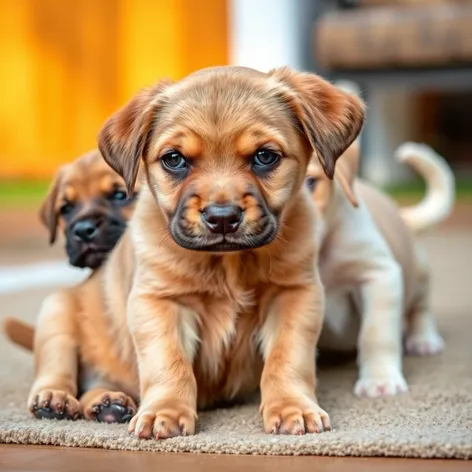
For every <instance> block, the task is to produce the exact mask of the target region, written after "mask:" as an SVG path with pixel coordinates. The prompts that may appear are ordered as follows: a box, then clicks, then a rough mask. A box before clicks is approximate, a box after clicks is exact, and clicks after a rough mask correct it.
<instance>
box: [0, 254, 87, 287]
mask: <svg viewBox="0 0 472 472" xmlns="http://www.w3.org/2000/svg"><path fill="white" fill-rule="evenodd" d="M88 274H89V270H88V269H87V270H84V269H77V268H73V267H71V266H70V265H69V264H68V263H67V261H47V262H37V263H34V264H27V265H12V266H6V265H2V266H0V294H6V293H12V292H23V291H25V290H27V289H31V288H42V287H54V286H58V287H64V286H69V285H73V284H76V283H78V282H80V281H82V280H84V279H85V277H87V275H88Z"/></svg>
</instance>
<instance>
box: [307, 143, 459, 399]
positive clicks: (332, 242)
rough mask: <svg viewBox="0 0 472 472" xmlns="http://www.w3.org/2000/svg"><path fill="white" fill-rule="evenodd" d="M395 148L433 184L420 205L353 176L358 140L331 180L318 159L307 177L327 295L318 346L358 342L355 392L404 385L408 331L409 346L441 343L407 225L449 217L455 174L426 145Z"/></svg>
mask: <svg viewBox="0 0 472 472" xmlns="http://www.w3.org/2000/svg"><path fill="white" fill-rule="evenodd" d="M397 156H398V157H399V159H400V160H402V161H407V162H410V163H411V164H412V165H413V167H414V168H415V169H416V170H418V171H419V172H420V173H421V174H423V175H424V176H426V179H427V182H428V185H429V190H428V196H427V198H426V199H425V200H424V201H423V202H422V203H421V204H420V205H418V206H416V207H412V208H406V209H402V210H400V211H399V210H398V208H397V207H396V205H395V204H394V202H393V201H392V200H391V199H389V198H388V197H387V196H386V195H384V194H382V193H381V192H379V191H378V190H376V189H375V188H374V187H372V186H370V185H368V184H367V183H365V182H363V181H361V180H360V179H356V178H355V175H356V173H357V163H358V147H357V144H353V145H352V146H351V147H350V148H349V149H348V150H347V151H346V153H345V154H344V155H343V156H342V157H341V159H339V161H338V164H337V168H336V175H335V181H334V182H332V181H329V180H328V179H326V178H325V177H324V175H323V172H322V170H321V168H320V167H319V166H318V164H317V163H316V161H313V162H312V163H311V165H310V167H309V170H308V177H307V185H308V187H309V188H310V190H311V191H312V192H313V197H314V200H315V203H316V205H317V207H318V208H319V209H320V211H321V214H322V215H323V222H324V224H323V226H324V231H323V232H324V236H323V244H322V247H321V252H320V270H321V274H322V280H323V282H324V284H325V286H326V293H327V298H326V318H325V326H324V329H323V334H322V336H321V339H320V346H321V347H325V348H330V349H348V350H350V349H355V348H356V347H357V349H358V362H359V379H358V381H357V383H356V386H355V389H354V391H355V393H356V394H357V395H367V396H380V395H391V394H395V393H398V392H403V391H405V390H406V389H407V384H406V381H405V379H404V377H403V373H402V368H401V364H402V335H403V334H405V337H406V348H407V351H408V352H410V353H414V354H434V353H437V352H439V351H440V350H441V349H442V348H443V341H442V339H441V337H440V336H439V334H438V333H437V330H436V325H435V322H434V318H433V316H432V314H431V311H430V307H429V274H428V272H429V271H428V267H427V263H426V260H425V257H424V256H423V254H422V253H421V251H420V248H418V247H417V246H416V244H415V242H414V240H413V237H412V234H411V232H410V231H409V230H408V227H407V225H408V226H409V227H411V228H412V229H414V230H415V231H418V230H420V229H425V228H427V227H430V226H432V225H434V224H435V223H438V222H439V221H441V220H442V219H444V218H445V217H447V215H448V214H449V213H450V211H451V209H452V206H453V202H454V178H453V175H452V173H451V171H450V169H449V168H448V166H447V164H446V163H445V161H444V160H443V159H442V158H441V157H440V156H438V155H437V154H435V153H434V152H433V151H432V150H431V149H430V148H429V147H427V146H424V145H418V144H414V143H406V144H404V145H403V146H402V147H400V148H399V150H398V151H397ZM405 223H406V224H405Z"/></svg>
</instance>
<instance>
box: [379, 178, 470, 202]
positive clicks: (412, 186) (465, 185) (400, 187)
mask: <svg viewBox="0 0 472 472" xmlns="http://www.w3.org/2000/svg"><path fill="white" fill-rule="evenodd" d="M385 191H386V192H387V193H388V194H389V195H391V196H392V197H393V198H395V199H396V200H400V201H403V200H420V199H421V198H422V196H423V195H424V194H425V191H426V187H425V183H424V181H421V180H414V181H411V182H406V183H403V184H396V185H391V186H388V187H386V188H385ZM456 200H457V201H458V202H466V203H470V202H472V179H457V180H456Z"/></svg>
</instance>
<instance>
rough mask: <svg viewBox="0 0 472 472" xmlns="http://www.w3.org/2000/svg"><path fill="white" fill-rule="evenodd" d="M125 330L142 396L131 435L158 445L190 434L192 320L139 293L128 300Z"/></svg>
mask: <svg viewBox="0 0 472 472" xmlns="http://www.w3.org/2000/svg"><path fill="white" fill-rule="evenodd" d="M128 324H129V327H130V331H131V334H132V336H133V341H134V344H135V348H136V353H137V358H138V368H139V379H140V390H141V404H140V407H139V410H138V412H137V414H136V415H135V416H134V417H133V419H132V420H131V423H130V426H129V432H130V433H134V434H135V435H136V436H137V437H140V438H150V437H152V436H154V437H156V439H164V438H169V437H173V436H186V435H189V434H194V432H195V422H196V418H197V415H196V405H197V385H196V380H195V376H194V373H193V368H192V361H193V356H194V354H195V349H196V343H197V339H198V338H197V335H196V317H195V314H194V313H192V312H190V311H189V310H188V309H186V308H185V307H183V306H180V305H179V304H177V303H176V302H174V301H171V300H167V299H160V298H157V297H156V295H154V294H151V293H142V292H141V293H137V294H131V295H130V300H129V303H128Z"/></svg>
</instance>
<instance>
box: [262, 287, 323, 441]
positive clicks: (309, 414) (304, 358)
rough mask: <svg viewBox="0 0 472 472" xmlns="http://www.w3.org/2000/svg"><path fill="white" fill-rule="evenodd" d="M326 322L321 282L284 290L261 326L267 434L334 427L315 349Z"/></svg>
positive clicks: (301, 432)
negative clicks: (320, 399) (323, 403)
mask: <svg viewBox="0 0 472 472" xmlns="http://www.w3.org/2000/svg"><path fill="white" fill-rule="evenodd" d="M322 322H323V288H322V286H321V283H316V284H313V285H308V286H304V287H298V288H290V289H284V290H283V291H282V292H281V293H279V294H278V295H277V296H276V297H275V299H274V301H273V303H272V305H271V307H270V308H269V311H268V313H267V318H266V321H265V323H264V325H263V327H262V330H261V341H262V351H263V356H264V360H265V364H264V369H263V372H262V378H261V395H262V403H261V413H262V415H263V419H264V429H265V431H266V432H267V433H273V434H278V433H282V434H304V433H305V432H308V433H318V432H322V431H323V430H329V429H330V420H329V416H328V414H327V413H326V412H325V411H323V410H322V409H321V408H320V407H319V406H318V404H317V400H316V395H315V389H316V378H315V350H316V343H317V341H318V337H319V335H320V330H321V326H322Z"/></svg>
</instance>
